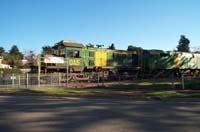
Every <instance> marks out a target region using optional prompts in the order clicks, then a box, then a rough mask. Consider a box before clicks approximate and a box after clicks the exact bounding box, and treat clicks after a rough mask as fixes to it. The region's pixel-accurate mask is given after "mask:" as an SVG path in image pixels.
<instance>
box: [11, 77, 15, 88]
mask: <svg viewBox="0 0 200 132" xmlns="http://www.w3.org/2000/svg"><path fill="white" fill-rule="evenodd" d="M11 79H12V87H13V88H14V86H15V79H14V74H12V76H11Z"/></svg>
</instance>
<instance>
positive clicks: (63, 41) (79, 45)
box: [53, 40, 84, 48]
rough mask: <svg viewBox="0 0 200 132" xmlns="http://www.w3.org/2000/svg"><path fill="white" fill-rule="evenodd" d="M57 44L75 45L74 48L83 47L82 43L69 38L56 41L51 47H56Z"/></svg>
mask: <svg viewBox="0 0 200 132" xmlns="http://www.w3.org/2000/svg"><path fill="white" fill-rule="evenodd" d="M59 46H67V47H76V48H83V47H84V46H83V44H81V43H77V42H74V41H71V40H62V41H60V42H58V43H56V44H55V45H54V46H53V47H54V48H57V47H59Z"/></svg>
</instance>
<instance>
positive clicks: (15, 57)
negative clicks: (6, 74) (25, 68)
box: [6, 45, 23, 67]
mask: <svg viewBox="0 0 200 132" xmlns="http://www.w3.org/2000/svg"><path fill="white" fill-rule="evenodd" d="M22 57H23V55H22V53H21V52H20V51H19V49H18V47H17V46H16V45H13V46H12V47H11V49H10V52H9V54H7V57H6V59H7V63H8V64H9V65H11V66H13V67H20V66H22V61H21V60H22Z"/></svg>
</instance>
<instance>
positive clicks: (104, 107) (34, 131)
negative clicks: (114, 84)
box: [0, 96, 200, 132]
mask: <svg viewBox="0 0 200 132" xmlns="http://www.w3.org/2000/svg"><path fill="white" fill-rule="evenodd" d="M0 131H2V132H16V131H19V132H38V131H39V132H45V131H48V132H57V131H58V132H62V131H63V132H64V131H65V132H156V131H162V132H168V131H170V132H189V131H192V132H199V131H200V102H192V101H190V102H188V101H187V102H181V101H136V100H133V99H128V98H117V97H116V98H94V97H89V98H87V97H50V96H49V97H47V96H0Z"/></svg>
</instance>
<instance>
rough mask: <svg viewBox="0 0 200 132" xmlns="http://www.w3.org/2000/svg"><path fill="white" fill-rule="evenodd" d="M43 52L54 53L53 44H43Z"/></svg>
mask: <svg viewBox="0 0 200 132" xmlns="http://www.w3.org/2000/svg"><path fill="white" fill-rule="evenodd" d="M42 54H53V48H52V47H51V46H48V45H46V46H43V47H42Z"/></svg>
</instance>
